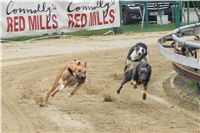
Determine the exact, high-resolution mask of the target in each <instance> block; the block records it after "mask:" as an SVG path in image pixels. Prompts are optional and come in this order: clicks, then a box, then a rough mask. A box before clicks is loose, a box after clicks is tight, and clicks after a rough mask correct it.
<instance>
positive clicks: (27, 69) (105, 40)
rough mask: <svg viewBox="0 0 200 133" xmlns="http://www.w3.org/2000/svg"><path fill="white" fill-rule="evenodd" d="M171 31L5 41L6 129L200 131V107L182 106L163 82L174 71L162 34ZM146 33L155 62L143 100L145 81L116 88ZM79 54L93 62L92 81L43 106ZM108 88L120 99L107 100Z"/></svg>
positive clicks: (23, 132) (21, 132) (20, 131)
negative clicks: (161, 49)
mask: <svg viewBox="0 0 200 133" xmlns="http://www.w3.org/2000/svg"><path fill="white" fill-rule="evenodd" d="M165 34H167V33H166V32H159V33H151V34H149V33H137V34H127V35H125V34H124V35H118V36H114V37H113V36H108V37H88V38H87V37H82V38H77V37H71V38H63V39H56V40H42V41H36V42H32V43H29V42H24V44H23V43H20V44H19V45H18V44H11V43H6V44H3V49H2V53H3V61H2V63H3V64H2V113H3V115H2V130H3V132H5V133H7V132H11V133H12V132H17V133H27V132H46V133H47V132H53V133H54V132H55V133H60V132H70V133H71V132H74V133H77V132H80V133H84V132H91V133H93V132H99V133H102V132H106V133H110V132H118V133H121V132H127V133H129V132H142V133H144V132H164V133H169V132H180V133H188V132H194V133H198V132H200V125H199V123H200V111H199V110H194V111H189V110H186V109H184V108H181V107H179V106H178V105H177V104H176V103H173V102H172V101H171V100H170V98H169V97H168V96H167V95H166V93H165V91H164V89H163V83H164V82H165V81H166V80H167V79H168V78H169V77H170V76H172V75H173V73H174V71H173V70H172V68H171V64H170V62H169V61H167V60H166V59H165V58H164V57H162V56H161V55H160V54H159V53H158V52H157V49H156V48H155V42H156V40H157V39H158V38H159V37H160V36H161V35H165ZM141 36H142V37H141ZM138 41H142V42H145V43H147V44H148V46H149V49H150V62H151V64H152V66H153V74H152V79H151V82H150V85H149V93H150V95H149V97H148V99H147V100H146V101H143V100H142V94H141V93H140V92H141V90H142V87H139V88H138V89H137V90H134V89H132V86H131V85H130V84H126V85H125V86H124V88H123V90H122V92H121V94H120V95H117V94H116V92H115V91H116V88H117V87H118V85H119V83H120V80H119V79H120V77H121V75H122V70H123V64H124V59H125V56H126V53H127V51H128V49H129V47H130V46H131V45H132V43H134V42H138ZM74 58H77V59H81V60H85V61H87V62H88V79H87V81H86V84H85V85H84V86H83V88H82V89H81V90H80V91H79V93H78V94H77V95H75V96H73V97H71V98H68V97H67V91H68V90H70V88H68V89H66V90H65V91H64V92H63V93H58V94H57V95H55V97H54V98H50V101H49V106H48V107H46V108H40V107H39V106H38V102H39V101H40V98H41V96H44V94H45V93H46V92H47V91H48V89H49V88H50V87H51V85H52V84H53V81H54V79H55V76H56V72H57V70H58V68H59V67H60V66H62V64H64V63H66V62H69V61H71V60H72V59H74ZM164 85H165V84H164ZM165 87H166V86H165ZM105 95H109V96H111V98H112V99H113V102H104V101H103V100H104V97H105Z"/></svg>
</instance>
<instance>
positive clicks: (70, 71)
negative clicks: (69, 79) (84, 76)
mask: <svg viewBox="0 0 200 133" xmlns="http://www.w3.org/2000/svg"><path fill="white" fill-rule="evenodd" d="M67 70H68V71H69V73H70V74H71V75H74V74H73V71H72V69H71V68H70V67H68V68H67Z"/></svg>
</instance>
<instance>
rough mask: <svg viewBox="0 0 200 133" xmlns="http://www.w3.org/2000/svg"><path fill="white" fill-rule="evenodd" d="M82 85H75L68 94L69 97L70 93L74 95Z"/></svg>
mask: <svg viewBox="0 0 200 133" xmlns="http://www.w3.org/2000/svg"><path fill="white" fill-rule="evenodd" d="M81 86H82V83H78V84H77V85H76V87H75V88H74V89H73V90H72V92H71V93H70V94H69V97H71V96H72V95H74V94H75V93H76V92H77V91H78V90H79V89H80V88H81Z"/></svg>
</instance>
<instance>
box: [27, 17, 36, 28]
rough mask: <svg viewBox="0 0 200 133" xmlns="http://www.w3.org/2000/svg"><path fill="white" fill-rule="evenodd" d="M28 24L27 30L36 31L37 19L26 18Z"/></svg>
mask: <svg viewBox="0 0 200 133" xmlns="http://www.w3.org/2000/svg"><path fill="white" fill-rule="evenodd" d="M28 22H29V30H30V31H31V30H35V29H36V24H37V18H36V16H33V17H31V16H28Z"/></svg>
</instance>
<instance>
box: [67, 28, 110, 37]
mask: <svg viewBox="0 0 200 133" xmlns="http://www.w3.org/2000/svg"><path fill="white" fill-rule="evenodd" d="M109 30H110V29H103V30H91V31H87V30H81V31H76V32H70V33H64V35H73V36H93V35H95V36H98V35H103V34H104V33H106V32H107V31H109Z"/></svg>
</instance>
